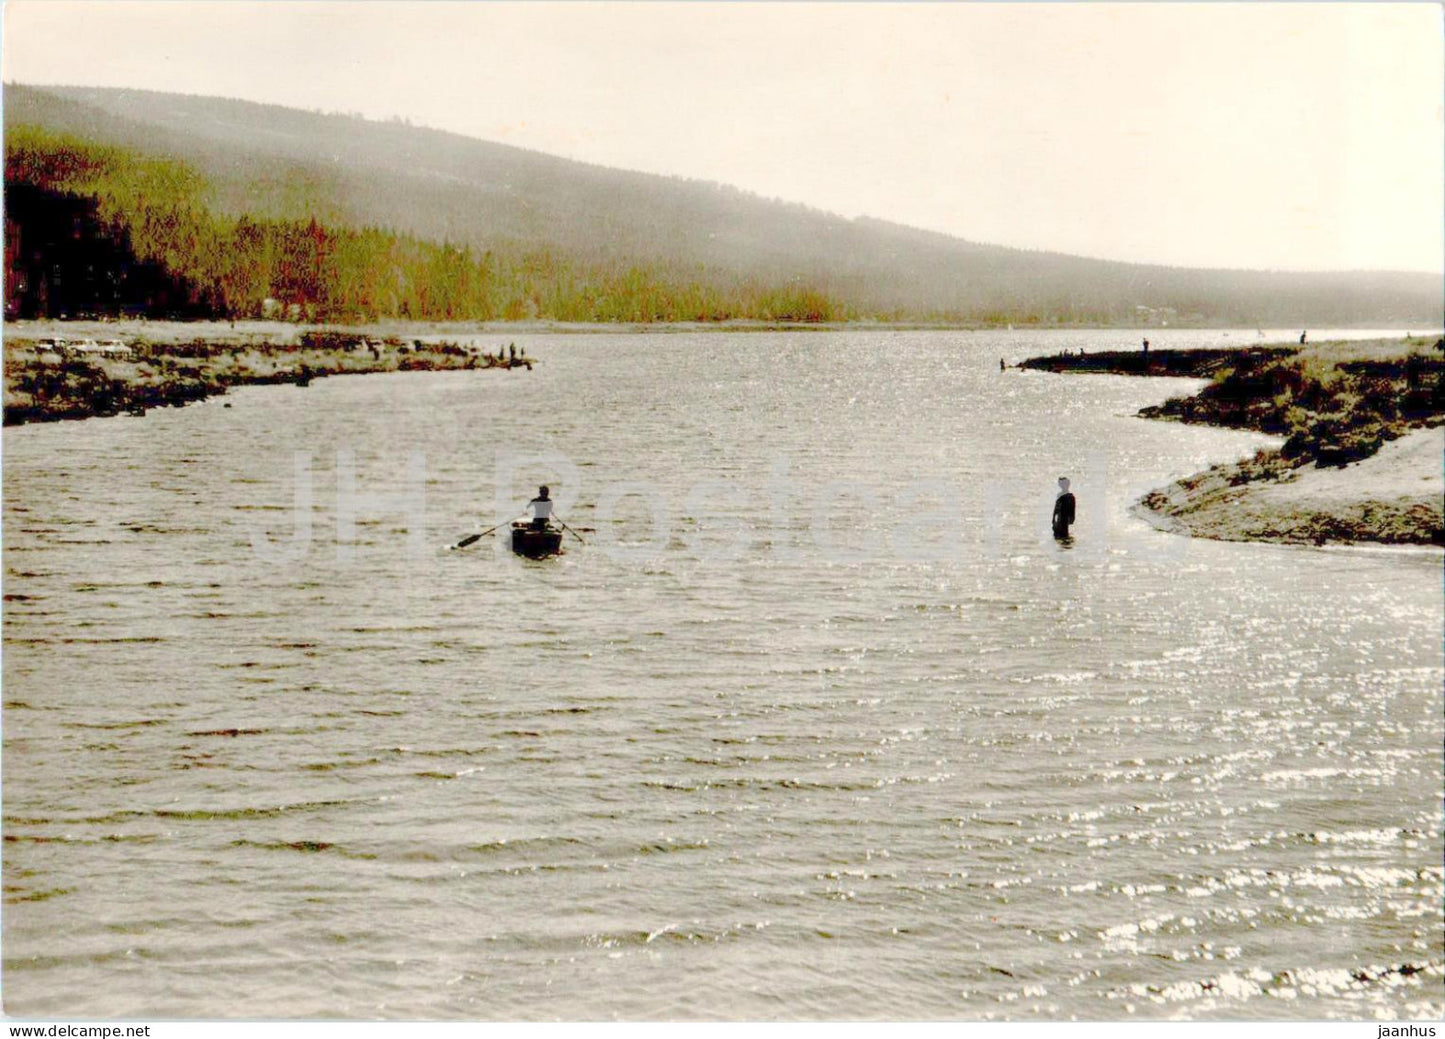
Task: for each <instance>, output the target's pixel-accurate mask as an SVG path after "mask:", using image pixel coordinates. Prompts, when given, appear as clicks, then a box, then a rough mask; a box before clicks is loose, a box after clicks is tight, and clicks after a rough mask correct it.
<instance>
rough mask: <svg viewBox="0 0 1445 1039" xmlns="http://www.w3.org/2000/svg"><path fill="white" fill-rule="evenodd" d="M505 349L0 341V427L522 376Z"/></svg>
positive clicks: (342, 335)
mask: <svg viewBox="0 0 1445 1039" xmlns="http://www.w3.org/2000/svg"><path fill="white" fill-rule="evenodd" d="M532 364H533V360H532V359H531V358H529V357H527V356H526V355H525V352H523V353H522V354H518V355H515V356H514V354H513V353H512V352H510V351H509V350H508V349H507V348H505V347H500V346H499V347H497V349H496V352H494V353H493V352H487V351H486V350H483V349H481V348H478V347H475V346H468V345H461V344H458V343H455V342H450V341H446V340H422V339H406V340H403V339H401V338H399V337H396V336H388V337H384V338H377V337H368V336H365V335H362V334H358V333H352V332H331V331H320V330H318V331H310V332H302V333H300V334H299V335H297V336H296V337H295V339H294V340H291V341H256V340H254V339H251V338H248V337H235V338H231V339H229V340H227V339H225V338H221V337H218V338H205V339H189V340H175V339H158V340H154V341H152V340H146V339H131V340H129V341H123V340H109V341H105V340H102V341H97V340H93V339H67V338H64V337H57V336H37V337H33V338H25V337H16V338H12V337H8V336H7V338H6V341H5V425H7V426H12V425H20V424H22V423H27V422H54V421H60V420H64V419H82V418H94V417H98V416H107V415H121V414H132V415H143V414H145V412H146V411H148V410H149V409H151V408H161V407H179V406H182V405H185V404H189V403H192V402H193V401H198V400H204V399H206V398H207V397H212V396H218V395H220V394H224V393H225V392H226V391H227V389H229V388H230V387H232V386H245V385H255V384H268V383H290V384H293V385H297V386H306V385H307V384H309V383H310V382H311V380H313V379H321V378H325V377H327V376H331V375H352V374H365V373H371V372H396V371H450V370H457V369H478V368H504V369H513V368H522V369H524V370H530V369H531V367H532Z"/></svg>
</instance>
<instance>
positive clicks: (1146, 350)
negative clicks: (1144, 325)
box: [1144, 339, 1149, 357]
mask: <svg viewBox="0 0 1445 1039" xmlns="http://www.w3.org/2000/svg"><path fill="white" fill-rule="evenodd" d="M1144 356H1145V357H1148V356H1149V340H1148V339H1145V340H1144Z"/></svg>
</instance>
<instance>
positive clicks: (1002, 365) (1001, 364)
mask: <svg viewBox="0 0 1445 1039" xmlns="http://www.w3.org/2000/svg"><path fill="white" fill-rule="evenodd" d="M1007 367H1008V365H1006V364H1004V363H1003V358H1002V357H1000V358H999V359H998V370H999V371H1003V370H1004V369H1005V368H1007Z"/></svg>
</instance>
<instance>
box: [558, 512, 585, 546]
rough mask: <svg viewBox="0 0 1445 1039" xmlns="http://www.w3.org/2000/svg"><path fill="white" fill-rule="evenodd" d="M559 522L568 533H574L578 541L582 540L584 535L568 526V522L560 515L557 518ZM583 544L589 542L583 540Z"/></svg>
mask: <svg viewBox="0 0 1445 1039" xmlns="http://www.w3.org/2000/svg"><path fill="white" fill-rule="evenodd" d="M557 522H558V523H559V524H561V527H562V529H563V530H565V531H567V533H569V534H571V535H572V536H573V537H574V538H576V539H577V540H578V541H582V535H581V534H579V533H577V532H576V531H575V530H573V529H572V528H571V527H569V526H567V524H565V523H563V522H562V519H561V517H560V516H559V517H558V518H557ZM582 544H584V545H585V544H587V542H585V541H582Z"/></svg>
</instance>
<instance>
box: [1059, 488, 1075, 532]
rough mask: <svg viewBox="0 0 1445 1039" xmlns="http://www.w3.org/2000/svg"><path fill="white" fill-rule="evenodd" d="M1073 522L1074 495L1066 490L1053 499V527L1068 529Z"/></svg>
mask: <svg viewBox="0 0 1445 1039" xmlns="http://www.w3.org/2000/svg"><path fill="white" fill-rule="evenodd" d="M1072 522H1074V496H1073V495H1072V494H1070V493H1069V492H1068V491H1065V492H1064V493H1063V494H1061V495H1059V496H1058V497H1057V498H1056V499H1054V529H1055V530H1058V529H1060V528H1063V529H1065V530H1067V529H1068V526H1069V524H1070V523H1072Z"/></svg>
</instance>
